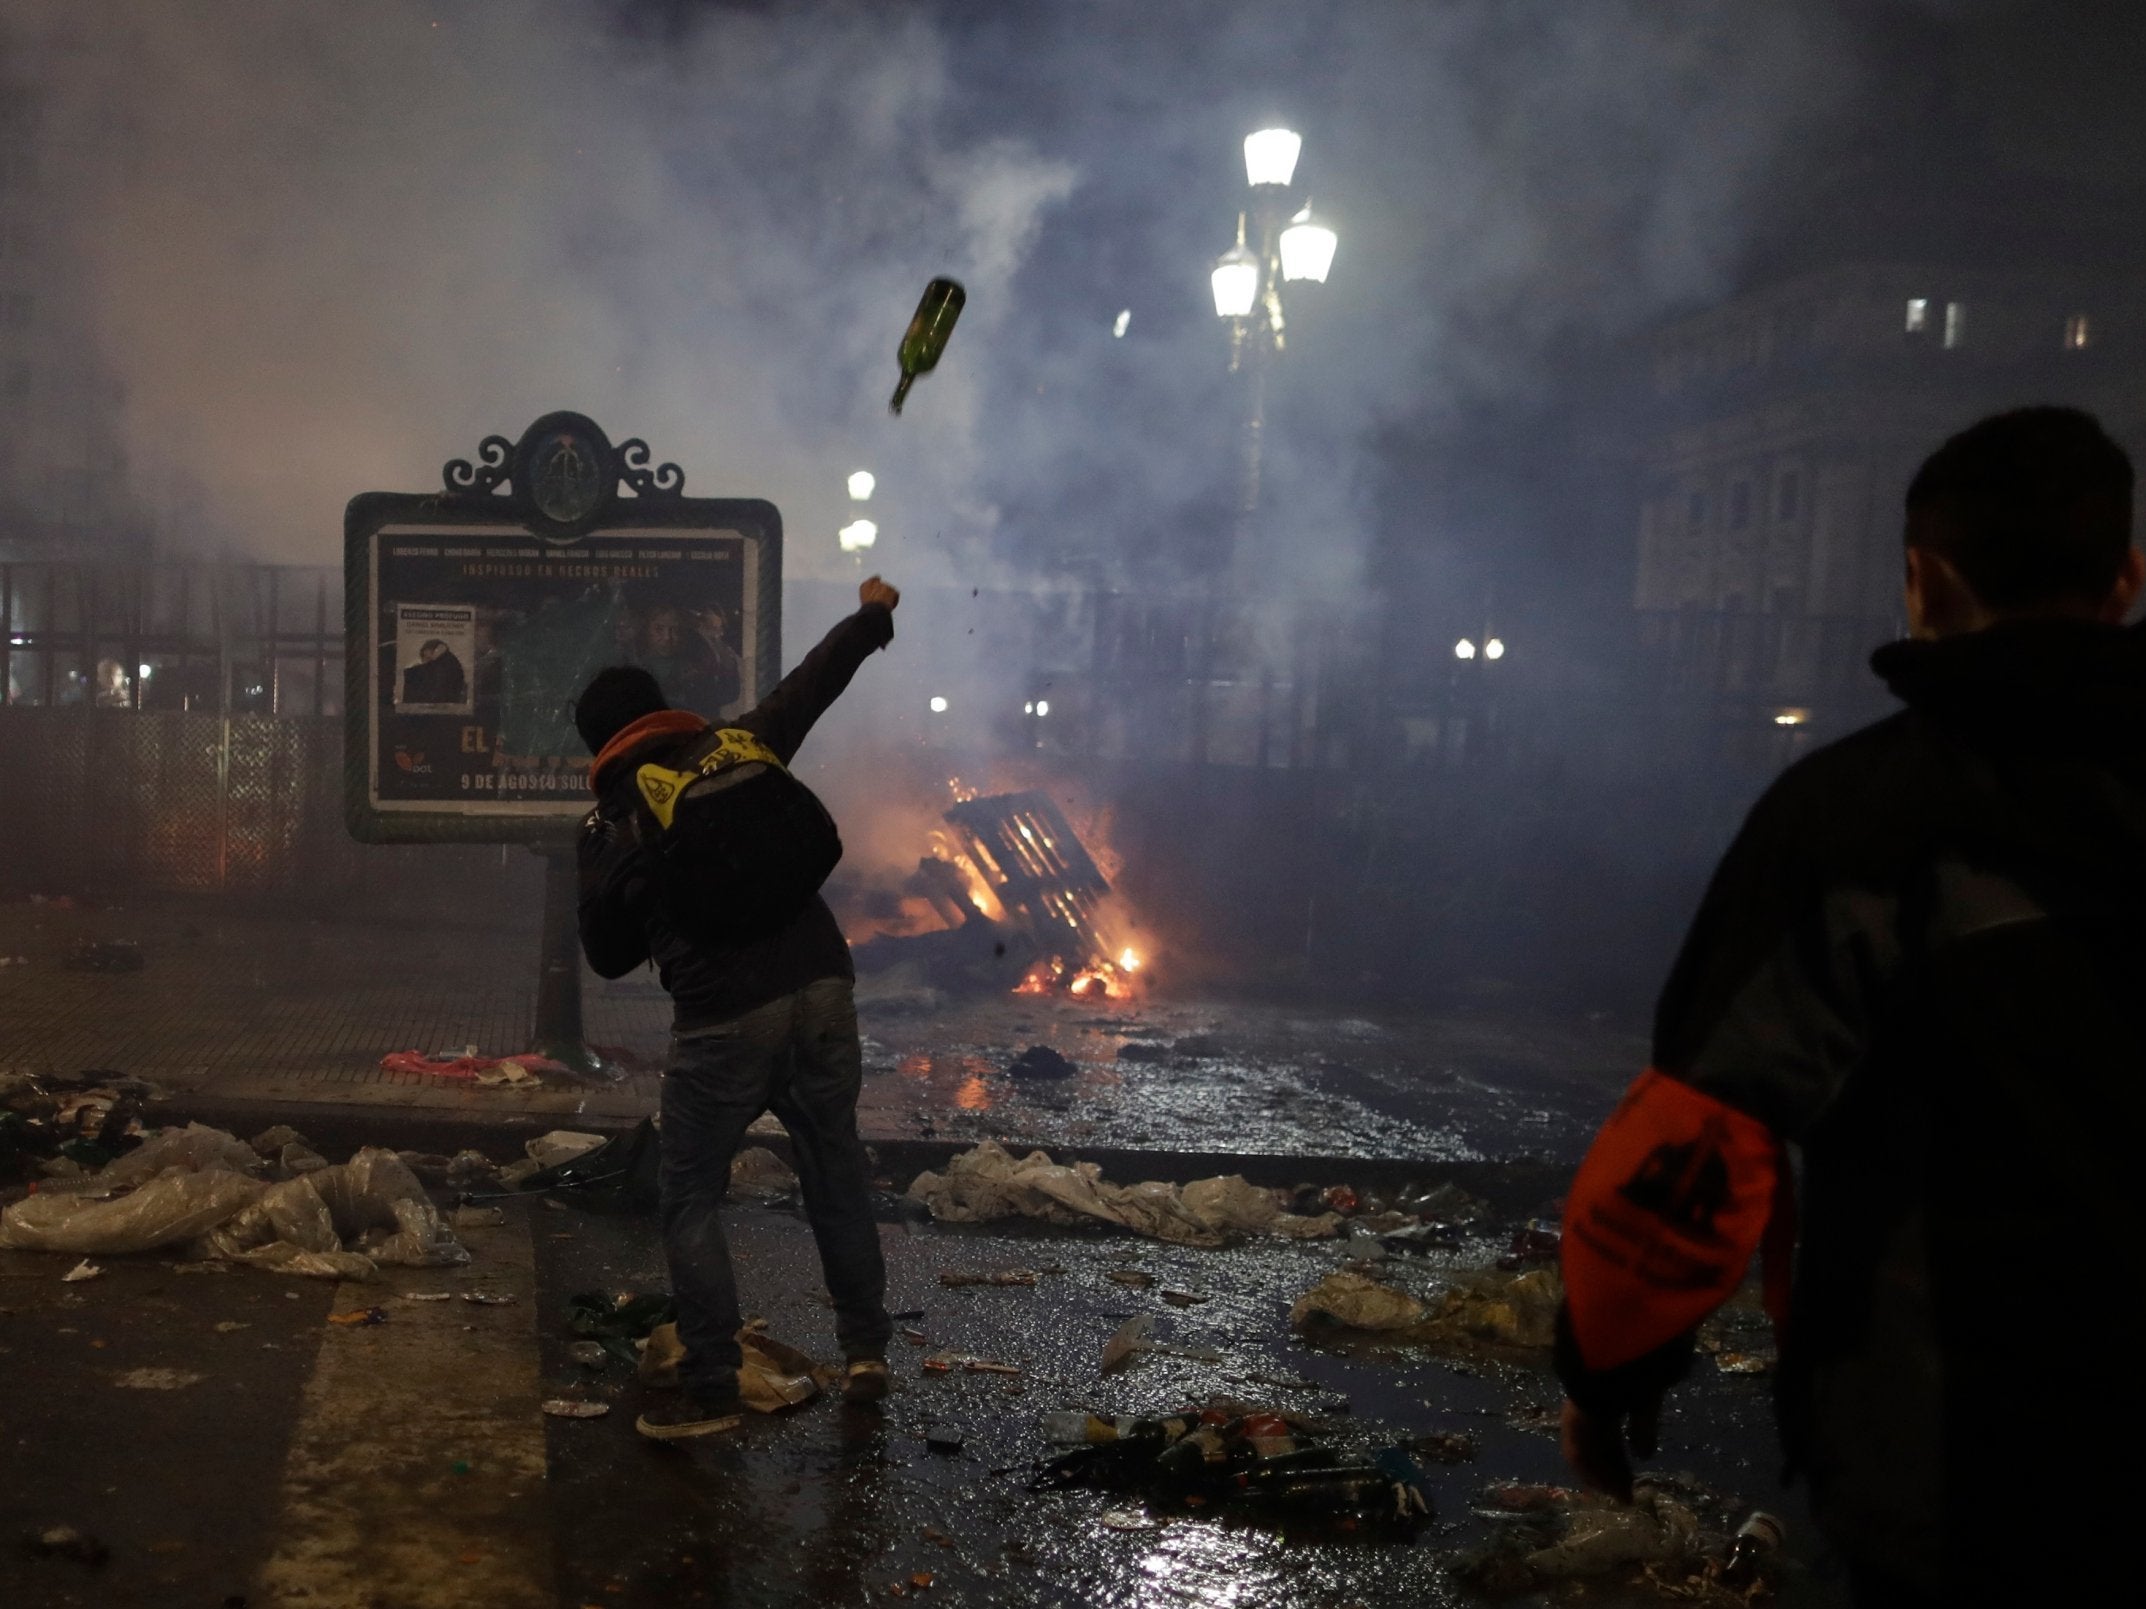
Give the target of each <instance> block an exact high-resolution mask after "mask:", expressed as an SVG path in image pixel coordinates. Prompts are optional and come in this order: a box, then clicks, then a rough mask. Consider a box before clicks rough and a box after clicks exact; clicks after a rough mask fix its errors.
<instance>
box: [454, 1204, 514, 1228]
mask: <svg viewBox="0 0 2146 1609" xmlns="http://www.w3.org/2000/svg"><path fill="white" fill-rule="evenodd" d="M506 1221H507V1209H506V1208H504V1207H466V1206H465V1207H457V1208H455V1216H454V1225H455V1227H456V1228H457V1229H497V1228H498V1227H499V1226H500V1225H502V1224H504V1223H505V1222H506Z"/></svg>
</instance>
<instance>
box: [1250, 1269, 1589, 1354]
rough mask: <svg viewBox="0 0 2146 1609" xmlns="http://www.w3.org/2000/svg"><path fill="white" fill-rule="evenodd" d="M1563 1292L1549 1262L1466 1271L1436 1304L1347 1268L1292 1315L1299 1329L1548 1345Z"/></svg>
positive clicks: (1452, 1342)
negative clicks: (1521, 1268)
mask: <svg viewBox="0 0 2146 1609" xmlns="http://www.w3.org/2000/svg"><path fill="white" fill-rule="evenodd" d="M1562 1296H1563V1286H1562V1285H1561V1284H1560V1283H1559V1281H1558V1277H1557V1272H1556V1270H1555V1269H1549V1268H1536V1269H1530V1270H1528V1271H1527V1272H1526V1273H1522V1274H1502V1273H1494V1272H1488V1271H1485V1272H1480V1273H1475V1274H1470V1275H1466V1276H1463V1277H1462V1278H1460V1279H1458V1280H1456V1281H1455V1282H1454V1283H1453V1284H1452V1286H1451V1287H1449V1288H1448V1289H1447V1290H1446V1291H1444V1292H1443V1293H1442V1294H1441V1295H1440V1296H1439V1297H1438V1299H1437V1300H1436V1301H1435V1302H1433V1303H1429V1304H1426V1303H1424V1302H1421V1301H1418V1300H1417V1299H1416V1298H1415V1297H1413V1296H1411V1295H1409V1294H1408V1293H1407V1292H1406V1291H1401V1290H1396V1289H1395V1288H1394V1287H1393V1286H1391V1285H1383V1284H1381V1283H1379V1282H1378V1281H1377V1280H1374V1279H1372V1278H1370V1277H1369V1276H1368V1275H1365V1274H1362V1273H1359V1272H1357V1271H1355V1270H1353V1269H1343V1270H1341V1271H1340V1272H1338V1273H1333V1274H1329V1275H1327V1277H1326V1278H1324V1279H1322V1280H1321V1281H1319V1283H1318V1284H1317V1285H1315V1286H1313V1287H1312V1288H1311V1289H1310V1290H1309V1291H1306V1292H1305V1293H1304V1294H1303V1295H1302V1296H1300V1297H1298V1298H1297V1300H1296V1302H1295V1303H1294V1304H1293V1305H1292V1306H1291V1307H1290V1309H1289V1322H1290V1324H1291V1326H1292V1327H1293V1328H1295V1329H1296V1330H1297V1331H1298V1333H1300V1334H1316V1333H1317V1332H1318V1331H1319V1330H1321V1329H1322V1328H1342V1329H1356V1330H1371V1331H1376V1332H1380V1333H1384V1334H1388V1335H1390V1336H1392V1337H1393V1338H1394V1339H1397V1340H1405V1341H1410V1342H1417V1343H1423V1344H1431V1345H1448V1346H1459V1347H1470V1346H1481V1345H1484V1344H1489V1345H1494V1346H1508V1347H1526V1348H1536V1347H1547V1346H1549V1345H1550V1342H1551V1340H1552V1337H1553V1335H1554V1333H1555V1330H1556V1323H1557V1306H1558V1302H1559V1300H1560V1299H1561V1298H1562Z"/></svg>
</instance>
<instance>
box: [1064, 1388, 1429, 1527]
mask: <svg viewBox="0 0 2146 1609" xmlns="http://www.w3.org/2000/svg"><path fill="white" fill-rule="evenodd" d="M1076 1421H1077V1422H1076ZM1313 1429H1314V1427H1313V1425H1312V1423H1311V1421H1308V1420H1305V1419H1303V1418H1301V1417H1299V1416H1296V1415H1292V1414H1287V1413H1282V1412H1278V1411H1275V1410H1270V1409H1262V1408H1257V1407H1253V1406H1248V1405H1246V1404H1242V1403H1234V1402H1227V1401H1221V1400H1217V1401H1215V1402H1212V1403H1210V1404H1208V1405H1207V1406H1206V1407H1204V1408H1193V1409H1187V1410H1186V1411H1184V1412H1183V1413H1178V1414H1171V1415H1167V1416H1163V1417H1159V1418H1153V1419H1113V1418H1105V1417H1103V1416H1101V1415H1089V1414H1079V1413H1074V1412H1060V1413H1053V1414H1050V1415H1047V1416H1046V1417H1045V1420H1044V1433H1045V1435H1046V1436H1048V1437H1050V1438H1051V1439H1053V1440H1055V1441H1060V1442H1063V1441H1064V1440H1067V1439H1070V1438H1071V1437H1073V1436H1074V1435H1075V1434H1077V1435H1078V1436H1079V1445H1076V1446H1075V1447H1074V1448H1073V1449H1072V1450H1071V1451H1070V1452H1065V1453H1060V1454H1058V1455H1057V1456H1056V1457H1053V1458H1051V1459H1048V1460H1046V1461H1045V1462H1044V1463H1043V1465H1042V1466H1041V1467H1040V1468H1039V1469H1038V1470H1037V1472H1036V1475H1035V1477H1034V1478H1033V1479H1032V1480H1031V1481H1030V1482H1029V1488H1030V1490H1032V1491H1039V1492H1041V1491H1058V1490H1064V1489H1067V1488H1072V1487H1086V1488H1093V1489H1097V1490H1102V1491H1113V1492H1133V1493H1138V1494H1140V1495H1142V1496H1144V1497H1146V1498H1147V1499H1148V1500H1149V1501H1150V1502H1154V1503H1158V1504H1182V1503H1184V1502H1185V1501H1187V1500H1188V1499H1194V1498H1196V1499H1200V1500H1201V1501H1203V1502H1204V1503H1207V1504H1212V1505H1217V1506H1222V1505H1227V1506H1229V1507H1232V1508H1235V1509H1240V1510H1243V1511H1245V1512H1247V1513H1253V1514H1258V1513H1269V1514H1273V1515H1275V1516H1277V1517H1279V1516H1280V1515H1283V1514H1290V1513H1307V1514H1309V1513H1316V1514H1330V1515H1335V1516H1349V1517H1353V1518H1358V1519H1371V1520H1388V1521H1393V1522H1396V1523H1400V1524H1410V1523H1413V1522H1415V1521H1418V1520H1421V1519H1424V1518H1426V1517H1428V1516H1429V1514H1430V1499H1429V1496H1428V1484H1429V1482H1428V1477H1427V1476H1425V1474H1424V1473H1423V1470H1422V1468H1421V1467H1420V1466H1419V1465H1418V1464H1417V1463H1416V1461H1415V1458H1414V1456H1413V1455H1412V1454H1411V1453H1410V1452H1409V1450H1408V1449H1407V1448H1406V1447H1405V1446H1402V1445H1399V1444H1396V1445H1394V1446H1391V1447H1385V1448H1381V1449H1379V1450H1378V1451H1377V1452H1376V1453H1375V1454H1374V1455H1372V1456H1371V1457H1368V1458H1366V1457H1361V1456H1351V1455H1349V1454H1347V1453H1344V1452H1342V1451H1340V1450H1338V1449H1335V1448H1332V1447H1328V1446H1324V1445H1322V1444H1321V1443H1319V1442H1318V1441H1317V1440H1315V1439H1314V1435H1313Z"/></svg>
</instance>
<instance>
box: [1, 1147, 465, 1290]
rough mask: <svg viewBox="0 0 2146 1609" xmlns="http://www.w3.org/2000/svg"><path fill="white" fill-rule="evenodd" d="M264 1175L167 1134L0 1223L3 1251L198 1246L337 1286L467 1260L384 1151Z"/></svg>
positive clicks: (240, 1156)
mask: <svg viewBox="0 0 2146 1609" xmlns="http://www.w3.org/2000/svg"><path fill="white" fill-rule="evenodd" d="M261 1167H262V1162H261V1158H260V1157H259V1156H258V1155H257V1154H256V1152H255V1150H254V1148H253V1147H252V1146H250V1145H248V1144H246V1143H245V1142H244V1141H242V1140H239V1139H236V1138H234V1137H233V1136H231V1135H229V1134H226V1133H225V1132H223V1131H222V1130H221V1129H212V1128H207V1127H204V1126H203V1125H201V1124H198V1123H193V1124H188V1125H187V1126H186V1127H184V1128H171V1129H164V1130H161V1131H159V1132H158V1133H156V1134H153V1135H151V1136H149V1137H148V1138H146V1139H145V1140H143V1141H142V1143H141V1144H139V1145H138V1146H136V1147H135V1148H134V1149H133V1150H131V1151H129V1152H127V1153H126V1154H125V1155H124V1156H121V1157H119V1158H118V1159H116V1160H115V1161H113V1162H111V1163H110V1164H109V1165H108V1166H105V1167H103V1168H100V1169H99V1170H98V1171H97V1172H96V1173H94V1174H92V1175H90V1176H89V1177H87V1178H85V1179H83V1180H80V1181H78V1182H76V1183H75V1185H74V1187H73V1188H71V1189H68V1190H64V1191H62V1190H48V1191H40V1192H39V1193H38V1194H36V1195H33V1196H30V1197H28V1198H26V1199H24V1200H22V1201H18V1202H15V1203H14V1204H13V1205H11V1206H9V1207H8V1208H7V1209H6V1211H5V1212H0V1248H8V1249H15V1250H25V1251H56V1252H68V1253H72V1254H74V1255H76V1256H84V1255H100V1256H121V1255H125V1254H127V1253H131V1252H144V1251H155V1250H157V1249H158V1248H160V1247H164V1246H177V1245H185V1244H187V1243H189V1242H198V1243H199V1244H198V1245H197V1246H196V1247H195V1249H196V1251H197V1252H198V1253H199V1254H201V1255H204V1256H207V1257H213V1258H221V1259H227V1260H230V1261H236V1262H248V1263H253V1264H255V1265H257V1266H260V1267H266V1268H273V1269H275V1270H277V1271H279V1272H282V1273H290V1274H309V1275H315V1276H319V1277H325V1278H334V1279H370V1278H372V1277H373V1276H374V1275H375V1274H376V1273H377V1271H378V1265H379V1264H381V1263H399V1264H406V1265H409V1266H414V1267H427V1266H440V1265H444V1264H452V1263H461V1262H467V1261H468V1260H469V1253H468V1252H467V1251H466V1250H464V1249H463V1247H462V1246H461V1244H460V1243H459V1242H458V1241H456V1240H455V1238H454V1236H453V1235H452V1234H451V1233H450V1232H449V1231H448V1229H447V1228H446V1226H445V1225H444V1224H443V1223H442V1222H441V1221H440V1216H439V1212H438V1210H437V1209H436V1208H435V1207H434V1206H433V1205H432V1201H431V1199H430V1198H429V1197H428V1196H427V1195H426V1194H425V1190H424V1187H423V1186H422V1185H421V1184H419V1183H418V1181H417V1179H416V1177H415V1176H414V1175H413V1174H412V1173H411V1172H410V1171H409V1169H408V1168H406V1167H405V1166H403V1164H402V1163H401V1162H400V1161H399V1160H398V1159H397V1158H396V1156H395V1155H394V1153H393V1152H390V1151H383V1150H380V1149H377V1148H375V1147H366V1148H365V1149H363V1150H360V1151H359V1152H358V1153H357V1154H356V1155H355V1156H353V1157H352V1158H351V1159H350V1160H349V1161H348V1162H346V1163H344V1164H342V1165H341V1166H339V1167H329V1166H322V1167H319V1168H316V1169H312V1170H310V1171H307V1172H305V1173H303V1174H302V1175H300V1176H298V1177H295V1178H290V1179H286V1180H283V1181H282V1182H280V1183H271V1182H269V1181H266V1180H263V1179H261V1178H259V1177H257V1176H256V1175H257V1173H258V1171H259V1170H260V1169H261ZM204 1237H205V1238H204ZM346 1242H347V1243H348V1245H347V1248H346Z"/></svg>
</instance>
